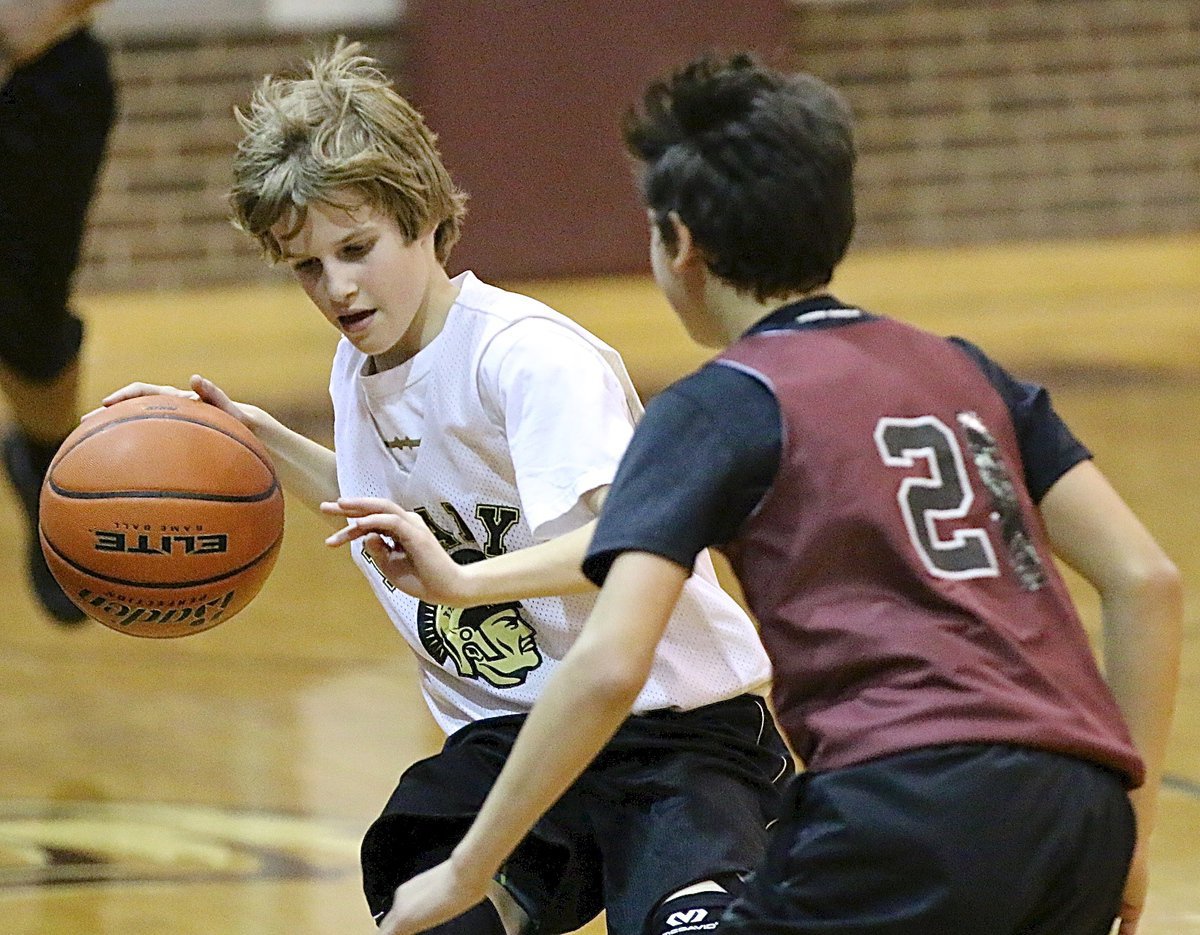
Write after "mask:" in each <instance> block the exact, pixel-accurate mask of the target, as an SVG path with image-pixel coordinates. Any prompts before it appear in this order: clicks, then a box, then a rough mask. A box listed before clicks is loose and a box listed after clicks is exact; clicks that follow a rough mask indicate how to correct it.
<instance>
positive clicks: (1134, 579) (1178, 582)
mask: <svg viewBox="0 0 1200 935" xmlns="http://www.w3.org/2000/svg"><path fill="white" fill-rule="evenodd" d="M1100 596H1101V600H1102V602H1103V603H1104V604H1106V605H1108V606H1110V607H1113V608H1117V607H1123V608H1127V609H1129V610H1132V611H1133V613H1132V614H1117V615H1116V619H1122V618H1123V619H1126V620H1129V621H1130V622H1132V621H1134V620H1142V621H1153V622H1154V629H1155V630H1156V631H1158V635H1159V638H1160V639H1164V640H1168V641H1171V642H1175V641H1178V640H1179V639H1180V638H1181V632H1182V626H1183V576H1182V575H1181V574H1180V573H1179V569H1178V567H1176V565H1175V563H1174V562H1172V561H1171V560H1170V558H1168V557H1167V556H1166V554H1165V553H1163V552H1162V551H1161V550H1158V549H1153V550H1146V551H1144V552H1142V553H1141V554H1139V555H1137V556H1133V557H1131V558H1130V559H1129V560H1128V561H1126V562H1125V563H1124V564H1123V565H1122V566H1121V568H1120V570H1119V572H1118V573H1116V574H1114V575H1112V576H1111V577H1110V578H1109V580H1108V581H1106V582H1104V584H1103V586H1101V588H1100Z"/></svg>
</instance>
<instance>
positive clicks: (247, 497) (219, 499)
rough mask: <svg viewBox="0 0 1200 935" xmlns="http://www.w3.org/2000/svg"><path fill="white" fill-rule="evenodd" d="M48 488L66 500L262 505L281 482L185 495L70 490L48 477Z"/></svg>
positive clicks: (166, 492) (165, 491)
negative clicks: (258, 488) (259, 488)
mask: <svg viewBox="0 0 1200 935" xmlns="http://www.w3.org/2000/svg"><path fill="white" fill-rule="evenodd" d="M46 486H48V487H49V488H50V489H51V490H52V491H53V492H54V493H56V494H58V495H59V496H60V497H62V498H63V499H65V500H111V499H120V498H122V497H125V498H128V499H132V500H203V501H206V502H211V503H260V502H261V501H263V500H269V499H271V497H273V496H274V495H275V493H276V492H277V491H278V490H279V481H278V480H272V482H271V486H270V487H269V488H267V489H266V490H264V491H263V492H262V493H254V494H233V493H230V494H225V493H185V492H181V491H170V490H68V489H67V488H65V487H60V486H59V485H58V484H56V483H55V482H54V479H53V477H52V476H49V475H48V476H47V477H46Z"/></svg>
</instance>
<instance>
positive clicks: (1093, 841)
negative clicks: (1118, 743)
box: [721, 745, 1134, 935]
mask: <svg viewBox="0 0 1200 935" xmlns="http://www.w3.org/2000/svg"><path fill="white" fill-rule="evenodd" d="M787 798H788V799H789V802H788V803H787V805H786V806H785V807H786V809H787V811H788V813H789V814H788V817H787V818H784V819H782V820H780V821H779V823H778V824H776V825H775V826H774V827H773V828H772V834H771V845H770V850H769V852H768V855H767V859H766V862H765V864H764V865H763V866H762V868H761V869H760V870H759V871H757V872H756V873H755V874H754V875H753V876H752V877H751V878H750V881H749V883H748V884H747V886H746V888H745V890H744V891H743V893H742V896H741V898H739V899H738V900H737V901H736V902H734V904H733V905H732V906H731V907H730V909H729V911H728V913H727V914H726V917H725V920H724V923H723V925H722V928H721V931H722V933H723V935H750V933H754V935H758V933H770V935H783V933H788V935H816V933H822V935H825V933H837V935H1108V932H1109V930H1110V929H1111V927H1112V922H1113V920H1114V919H1115V918H1116V915H1117V911H1118V908H1119V906H1120V898H1121V892H1122V889H1123V888H1124V883H1125V876H1126V874H1127V872H1128V867H1129V860H1130V856H1131V854H1132V851H1133V842H1134V822H1133V813H1132V810H1131V808H1130V804H1129V797H1128V795H1127V792H1126V789H1125V787H1124V785H1123V781H1122V778H1121V777H1120V776H1118V775H1117V774H1116V773H1115V772H1112V771H1110V770H1108V769H1106V768H1104V767H1102V766H1098V765H1096V764H1094V763H1090V762H1086V761H1084V760H1078V759H1074V758H1072V757H1067V756H1061V755H1059V754H1055V753H1046V752H1042V751H1036V750H1031V749H1026V748H1021V747H1011V746H1003V745H999V746H993V745H954V746H947V747H927V748H923V749H920V750H914V751H912V752H909V753H905V754H901V755H898V756H892V757H885V758H882V759H879V760H875V761H872V762H870V763H866V764H863V765H860V766H855V767H851V768H847V769H839V770H830V771H828V772H824V773H815V774H806V775H803V776H801V777H799V778H798V779H797V780H796V781H795V784H794V786H793V788H792V790H791V791H790V792H789V793H788V796H787Z"/></svg>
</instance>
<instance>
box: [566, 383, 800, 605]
mask: <svg viewBox="0 0 1200 935" xmlns="http://www.w3.org/2000/svg"><path fill="white" fill-rule="evenodd" d="M781 424H782V423H781V421H780V413H779V404H778V402H777V401H776V399H775V396H774V395H773V394H772V393H771V391H770V390H769V389H768V388H767V387H766V386H764V385H763V384H762V383H761V382H759V381H758V380H757V379H755V378H754V377H752V376H750V375H749V374H746V373H743V372H742V371H740V370H736V369H734V368H732V367H728V366H725V365H723V364H709V365H708V366H706V367H704V368H703V369H701V370H699V371H697V372H696V373H694V374H692V375H691V376H690V377H686V378H685V379H683V380H680V381H679V382H678V383H675V384H673V385H672V386H670V387H668V388H667V389H666V390H664V391H663V392H662V393H660V394H659V395H658V396H657V397H655V398H654V399H653V400H652V401H651V402H650V405H649V406H648V407H647V408H646V414H645V416H644V417H643V418H642V421H641V422H640V423H639V424H638V427H637V430H636V431H635V432H634V434H633V439H632V441H631V442H630V444H629V448H628V450H627V451H626V452H625V455H624V457H623V458H622V459H621V466H620V468H619V469H618V470H617V476H616V477H615V478H614V480H613V484H612V489H611V490H610V491H609V493H608V497H607V499H606V500H605V502H604V509H603V510H602V511H601V514H600V521H599V523H598V525H597V527H596V533H595V535H594V536H593V537H592V543H591V546H590V547H589V549H588V554H587V557H586V558H585V559H584V563H583V572H584V574H585V575H587V577H588V578H589V579H591V581H592V582H593V583H595V584H598V585H599V584H603V583H604V578H605V577H606V576H607V574H608V569H609V567H610V566H611V565H612V563H613V561H615V560H616V557H617V556H618V555H620V554H621V553H622V552H630V551H636V552H651V553H654V554H655V555H661V556H663V557H664V558H667V559H670V560H671V561H673V562H675V563H677V564H679V565H681V566H682V567H684V568H688V569H690V568H691V567H692V565H693V564H694V563H695V560H696V556H697V555H698V554H699V553H700V552H701V551H702V550H704V549H705V548H707V547H708V546H711V545H720V544H722V543H725V542H728V541H729V540H730V539H731V538H733V536H734V534H735V533H736V532H737V530H738V528H739V527H740V526H741V525H742V523H743V522H744V521H745V520H746V518H747V517H748V516H749V515H750V514H751V513H752V512H753V511H754V508H755V507H756V506H757V505H758V503H759V501H760V500H761V499H762V497H763V494H764V493H766V491H767V488H768V487H770V485H771V482H772V481H773V480H774V478H775V473H776V471H777V470H778V468H779V456H780V448H781V440H782V430H781Z"/></svg>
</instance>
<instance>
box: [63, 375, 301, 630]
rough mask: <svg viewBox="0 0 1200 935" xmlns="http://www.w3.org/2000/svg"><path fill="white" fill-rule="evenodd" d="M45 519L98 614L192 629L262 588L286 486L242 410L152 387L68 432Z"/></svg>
mask: <svg viewBox="0 0 1200 935" xmlns="http://www.w3.org/2000/svg"><path fill="white" fill-rule="evenodd" d="M39 519H40V527H41V528H40V532H41V541H42V551H43V552H44V553H45V555H46V561H47V562H48V563H49V565H50V570H51V571H52V572H53V573H54V577H55V578H57V579H58V583H59V584H60V585H62V587H63V590H64V591H66V593H67V595H68V596H69V597H70V598H71V600H72V601H74V602H75V603H76V604H77V605H79V607H80V608H81V609H82V610H83V611H84V613H86V614H87V615H88V616H89V617H91V618H93V619H94V620H98V621H99V622H100V623H102V624H104V625H105V626H107V627H111V628H112V629H114V630H116V631H118V632H120V633H129V634H131V635H133V636H152V637H169V636H187V635H189V634H192V633H200V632H201V631H203V630H208V629H211V628H212V627H215V626H216V625H217V624H219V623H224V622H225V621H226V620H228V619H229V618H230V617H232V616H233V615H234V614H236V613H237V612H238V611H239V610H241V609H242V608H243V607H245V606H246V605H247V604H248V603H250V601H251V599H252V598H253V597H254V596H255V595H256V594H257V593H258V592H259V589H260V588H262V586H263V583H264V582H265V581H266V580H267V576H268V575H269V574H270V573H271V568H272V567H273V566H274V564H275V556H276V554H277V553H278V551H279V545H280V542H281V541H282V539H283V494H282V492H281V490H280V487H279V479H278V478H277V477H276V475H275V469H274V467H273V466H272V464H271V459H270V457H269V456H268V454H267V451H266V449H265V448H264V447H263V446H262V444H261V443H260V442H259V441H258V439H257V438H255V437H254V434H253V433H252V432H251V431H250V430H249V429H248V428H246V427H245V426H244V425H242V424H241V423H240V422H238V421H237V420H236V419H234V418H233V417H232V416H229V415H227V414H226V413H224V412H222V411H221V410H220V409H217V408H216V407H214V406H209V405H207V404H206V403H201V402H196V401H195V400H191V399H180V398H176V397H174V396H141V397H138V398H137V399H131V400H126V401H125V402H121V403H118V404H116V405H115V406H110V407H108V408H107V409H106V410H104V411H103V412H101V413H98V414H97V415H94V416H91V417H89V418H87V419H85V420H84V421H83V422H82V423H81V424H80V425H79V428H77V429H76V430H75V431H74V432H72V433H71V435H70V436H68V438H67V440H66V441H65V442H63V444H62V447H61V448H60V449H59V450H58V454H56V455H55V457H54V462H53V463H52V464H51V465H50V470H49V472H48V473H47V474H46V481H45V483H44V484H43V485H42V494H41V505H40V517H39Z"/></svg>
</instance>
